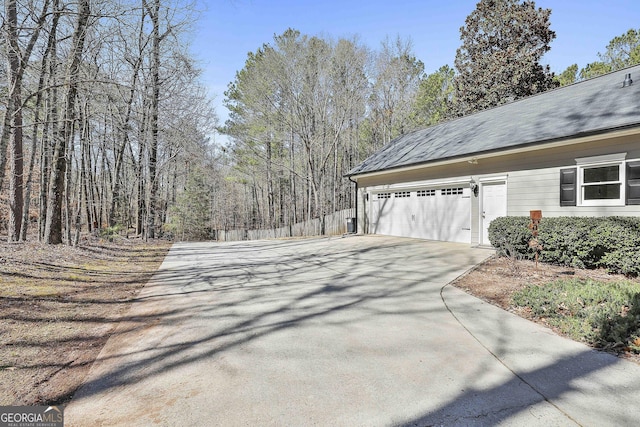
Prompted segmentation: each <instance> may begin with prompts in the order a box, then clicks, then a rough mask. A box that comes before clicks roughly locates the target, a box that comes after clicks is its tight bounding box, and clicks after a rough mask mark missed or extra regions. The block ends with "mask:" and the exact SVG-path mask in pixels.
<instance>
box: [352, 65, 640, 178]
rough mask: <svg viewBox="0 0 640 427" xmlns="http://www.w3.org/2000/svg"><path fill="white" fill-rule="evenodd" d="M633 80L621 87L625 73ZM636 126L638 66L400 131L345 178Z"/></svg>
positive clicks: (639, 91) (639, 86) (639, 85)
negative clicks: (422, 126) (429, 125)
mask: <svg viewBox="0 0 640 427" xmlns="http://www.w3.org/2000/svg"><path fill="white" fill-rule="evenodd" d="M627 73H631V78H632V79H634V83H633V84H632V85H631V86H627V87H625V88H623V87H622V82H623V81H624V78H625V75H626V74H627ZM634 126H640V65H638V66H634V67H629V68H626V69H624V70H620V71H616V72H613V73H609V74H606V75H604V76H600V77H596V78H594V79H590V80H586V81H583V82H580V83H576V84H573V85H570V86H565V87H562V88H559V89H555V90H552V91H548V92H545V93H542V94H539V95H534V96H531V97H528V98H524V99H521V100H518V101H515V102H512V103H509V104H505V105H502V106H499V107H495V108H492V109H489V110H484V111H481V112H479V113H475V114H472V115H469V116H465V117H461V118H459V119H455V120H452V121H450V122H446V123H441V124H438V125H435V126H432V127H429V128H426V129H422V130H418V131H415V132H412V133H408V134H406V135H402V136H400V137H398V138H396V139H394V140H393V141H391V142H390V143H389V144H387V145H386V146H385V147H384V148H383V149H381V150H380V151H378V152H377V153H375V154H374V155H372V156H371V157H369V158H368V159H367V160H365V161H364V162H362V163H361V164H360V165H358V166H356V167H355V168H353V169H352V170H351V171H349V173H348V174H347V175H348V176H353V175H359V174H363V173H368V172H376V171H382V170H387V169H393V168H398V167H403V166H410V165H417V164H421V163H429V162H433V161H438V160H445V159H453V158H456V157H463V156H469V155H474V154H480V153H486V152H492V151H500V150H503V149H509V148H516V147H519V146H526V145H531V144H544V143H546V142H554V141H559V140H563V139H569V138H574V137H578V136H584V135H590V134H595V133H600V132H606V131H610V130H614V129H620V128H627V127H634Z"/></svg>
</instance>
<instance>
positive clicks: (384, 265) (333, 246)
mask: <svg viewBox="0 0 640 427" xmlns="http://www.w3.org/2000/svg"><path fill="white" fill-rule="evenodd" d="M490 255H491V251H488V250H482V249H471V248H469V247H468V245H463V244H454V243H440V242H432V241H423V240H413V239H400V238H389V237H381V236H357V237H347V238H332V239H326V238H325V239H309V240H289V241H256V242H237V243H223V244H217V243H200V244H176V245H174V246H173V248H172V249H171V251H170V253H169V255H168V256H167V258H166V260H165V262H164V263H163V265H162V267H161V269H160V271H159V272H158V274H157V275H156V277H155V278H154V280H153V281H152V282H151V283H150V284H149V285H148V286H147V287H146V288H145V289H144V290H143V291H142V293H141V295H140V296H139V300H138V301H137V302H136V303H135V304H134V306H133V307H132V309H131V312H130V313H129V315H128V317H127V319H126V321H124V322H123V323H122V324H120V326H119V327H118V330H117V331H116V333H115V334H114V335H113V336H112V337H111V339H110V340H109V341H108V343H107V345H106V346H105V348H104V350H103V351H102V353H101V354H100V357H99V359H98V361H97V362H96V363H95V364H94V366H93V368H92V370H91V372H90V374H89V376H88V378H87V379H86V382H85V385H84V386H83V387H82V388H81V389H80V391H79V392H78V393H77V394H76V396H75V397H74V399H73V400H72V402H71V404H70V405H69V406H68V407H67V408H66V410H65V421H66V425H68V426H95V425H118V426H148V425H163V426H215V425H222V426H244V425H247V426H249V425H251V426H254V425H260V426H264V425H283V426H307V425H319V426H325V425H326V426H358V425H362V426H412V425H447V426H449V425H460V426H462V425H465V426H466V425H496V424H500V425H540V426H550V425H562V426H564V425H593V426H602V425H616V426H620V425H635V424H636V423H637V420H638V416H639V415H640V411H639V410H638V402H640V366H638V365H636V364H633V363H631V362H627V361H622V360H620V359H617V358H615V357H613V356H609V355H606V354H602V353H599V352H595V351H592V350H590V349H588V348H587V347H585V346H583V345H581V344H578V343H575V342H572V341H569V340H565V339H562V338H559V337H557V336H556V335H554V334H553V333H552V332H550V331H549V330H547V329H545V328H541V327H539V326H538V325H535V324H533V323H530V322H527V321H525V320H523V319H520V318H519V317H517V316H514V315H512V314H510V313H507V312H505V311H503V310H500V309H497V308H495V307H493V306H491V305H489V304H486V303H483V302H482V301H480V300H478V299H476V298H473V297H471V296H469V295H467V294H465V293H463V292H461V291H460V290H458V289H456V288H453V287H451V286H445V285H446V284H447V283H448V282H450V281H451V280H453V279H454V278H456V277H457V276H459V275H460V274H463V273H464V272H465V271H467V270H468V269H469V268H471V267H472V266H474V265H475V264H477V263H479V262H480V261H482V260H483V259H485V258H487V257H488V256H490ZM443 287H444V288H443Z"/></svg>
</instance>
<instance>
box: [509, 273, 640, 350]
mask: <svg viewBox="0 0 640 427" xmlns="http://www.w3.org/2000/svg"><path fill="white" fill-rule="evenodd" d="M512 302H513V304H514V305H515V306H518V307H528V308H529V309H530V310H531V313H532V314H533V315H534V316H536V317H540V318H544V319H545V320H546V321H547V323H548V324H550V325H551V326H554V327H556V328H558V329H559V330H561V331H562V332H563V333H565V334H567V335H569V336H570V337H572V338H573V339H575V340H579V341H584V342H587V343H589V344H591V345H593V346H595V347H599V348H606V349H618V350H620V349H628V350H632V351H635V352H640V345H639V344H640V339H639V337H640V285H639V284H637V283H633V282H627V281H622V282H598V281H594V280H591V279H586V280H585V279H570V280H558V281H556V282H553V283H550V284H547V285H544V286H537V285H531V286H528V287H526V288H524V289H522V290H520V291H518V292H517V293H515V294H514V295H513V298H512Z"/></svg>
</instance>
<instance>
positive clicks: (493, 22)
mask: <svg viewBox="0 0 640 427" xmlns="http://www.w3.org/2000/svg"><path fill="white" fill-rule="evenodd" d="M550 14H551V10H550V9H542V8H538V9H536V6H535V2H533V1H524V2H520V1H518V0H481V1H480V2H479V3H478V4H477V5H476V9H475V10H474V11H473V12H472V13H471V14H470V15H469V16H468V17H467V19H466V21H465V25H464V26H463V27H462V28H460V39H461V40H462V46H460V48H458V50H457V52H456V59H455V67H456V69H457V71H458V75H457V77H456V99H457V112H458V114H460V115H464V114H469V113H472V112H475V111H480V110H483V109H485V108H490V107H494V106H497V105H501V104H504V103H507V102H510V101H513V100H516V99H518V98H522V97H525V96H529V95H532V94H535V93H539V92H544V91H546V90H548V89H550V88H553V87H555V86H557V83H556V82H555V81H554V79H553V73H552V72H551V71H550V68H549V66H548V65H547V66H546V67H543V66H542V65H540V59H541V58H542V56H543V55H544V54H545V53H546V52H547V51H549V49H550V47H549V43H551V41H552V40H553V39H554V38H555V36H556V35H555V32H553V31H551V29H550V22H549V16H550Z"/></svg>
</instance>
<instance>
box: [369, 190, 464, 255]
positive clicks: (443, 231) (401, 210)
mask: <svg viewBox="0 0 640 427" xmlns="http://www.w3.org/2000/svg"><path fill="white" fill-rule="evenodd" d="M381 195H382V198H378V196H379V195H376V194H374V195H373V197H374V200H373V201H372V203H371V208H372V217H373V218H375V220H374V221H372V226H373V227H372V232H373V233H376V234H386V235H391V236H401V237H416V238H421V239H429V240H443V241H451V242H464V243H469V242H470V241H471V227H470V225H471V195H470V189H469V188H464V187H447V188H432V189H424V190H417V191H411V192H407V191H403V192H395V193H381ZM407 195H408V196H407Z"/></svg>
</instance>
